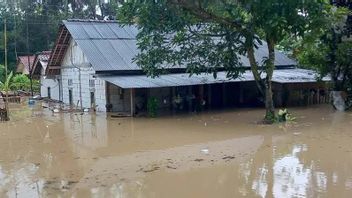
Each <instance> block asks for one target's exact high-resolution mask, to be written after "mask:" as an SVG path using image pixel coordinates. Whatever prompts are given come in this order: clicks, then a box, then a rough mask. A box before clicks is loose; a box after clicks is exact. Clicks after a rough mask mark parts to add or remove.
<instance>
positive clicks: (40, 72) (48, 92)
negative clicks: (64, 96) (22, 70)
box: [32, 51, 61, 101]
mask: <svg viewBox="0 0 352 198" xmlns="http://www.w3.org/2000/svg"><path fill="white" fill-rule="evenodd" d="M50 54H51V51H43V52H40V53H38V54H36V55H35V58H34V61H33V66H32V67H33V69H32V77H33V79H37V80H39V81H40V96H41V97H42V98H48V99H52V100H56V101H60V93H61V92H60V90H61V89H60V86H61V83H60V80H59V79H58V78H56V77H55V76H47V75H46V74H45V71H46V67H47V66H48V61H49V58H50Z"/></svg>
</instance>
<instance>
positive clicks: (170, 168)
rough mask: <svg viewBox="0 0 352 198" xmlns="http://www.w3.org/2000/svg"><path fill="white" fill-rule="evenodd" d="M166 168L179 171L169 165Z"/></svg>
mask: <svg viewBox="0 0 352 198" xmlns="http://www.w3.org/2000/svg"><path fill="white" fill-rule="evenodd" d="M166 168H169V169H177V168H176V167H172V166H169V165H167V166H166Z"/></svg>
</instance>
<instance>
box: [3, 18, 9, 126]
mask: <svg viewBox="0 0 352 198" xmlns="http://www.w3.org/2000/svg"><path fill="white" fill-rule="evenodd" d="M6 23H7V22H6V17H5V18H4V41H5V43H4V47H5V81H7V78H8V76H7V27H6ZM5 83H6V82H5ZM8 86H9V85H7V87H5V89H6V90H5V92H6V97H5V99H6V101H5V110H6V117H5V119H6V120H10V117H9V115H10V113H9V90H8Z"/></svg>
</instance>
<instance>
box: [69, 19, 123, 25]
mask: <svg viewBox="0 0 352 198" xmlns="http://www.w3.org/2000/svg"><path fill="white" fill-rule="evenodd" d="M63 21H64V22H86V23H87V22H90V23H121V24H122V22H120V21H117V20H99V19H67V20H63Z"/></svg>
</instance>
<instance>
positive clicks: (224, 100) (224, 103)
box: [222, 83, 227, 107]
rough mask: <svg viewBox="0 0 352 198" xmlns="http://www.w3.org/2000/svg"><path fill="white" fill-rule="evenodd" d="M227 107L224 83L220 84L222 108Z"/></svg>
mask: <svg viewBox="0 0 352 198" xmlns="http://www.w3.org/2000/svg"><path fill="white" fill-rule="evenodd" d="M226 105H227V94H226V83H223V84H222V106H223V107H226Z"/></svg>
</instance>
